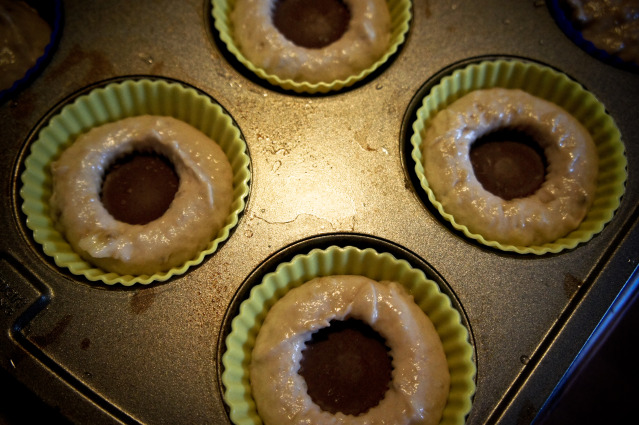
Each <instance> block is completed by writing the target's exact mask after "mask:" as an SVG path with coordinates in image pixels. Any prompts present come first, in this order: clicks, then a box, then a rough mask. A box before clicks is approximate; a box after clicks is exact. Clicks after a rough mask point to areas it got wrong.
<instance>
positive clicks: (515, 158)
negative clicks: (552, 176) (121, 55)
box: [470, 129, 546, 201]
mask: <svg viewBox="0 0 639 425" xmlns="http://www.w3.org/2000/svg"><path fill="white" fill-rule="evenodd" d="M470 160H471V163H472V165H473V169H474V171H475V175H476V176H477V180H479V182H480V183H481V184H482V186H483V187H484V189H486V190H487V191H489V192H490V193H492V194H493V195H496V196H499V197H500V198H503V199H505V200H507V201H508V200H511V199H515V198H524V197H527V196H530V195H532V194H533V193H535V192H536V191H537V189H539V188H540V187H541V185H542V184H543V182H544V179H545V176H546V158H545V156H544V153H543V150H542V149H541V148H540V147H539V145H538V144H537V143H536V142H535V141H534V140H533V138H532V137H530V136H529V135H527V134H525V133H523V132H521V131H517V130H510V129H503V130H498V131H496V132H494V133H491V134H488V135H486V136H484V137H482V138H480V139H479V140H477V141H476V142H475V143H473V145H472V146H471V149H470Z"/></svg>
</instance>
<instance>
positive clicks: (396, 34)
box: [211, 0, 412, 94]
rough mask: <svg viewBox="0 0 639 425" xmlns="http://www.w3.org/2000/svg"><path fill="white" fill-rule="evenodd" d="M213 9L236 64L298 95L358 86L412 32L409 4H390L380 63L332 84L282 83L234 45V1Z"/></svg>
mask: <svg viewBox="0 0 639 425" xmlns="http://www.w3.org/2000/svg"><path fill="white" fill-rule="evenodd" d="M211 3H212V5H213V10H212V12H211V13H212V15H213V19H214V25H215V28H216V29H217V30H218V32H219V34H220V39H221V40H222V41H223V42H224V44H225V45H226V47H227V49H228V51H229V52H231V54H233V56H235V58H237V60H238V61H239V62H240V63H241V64H242V65H244V66H245V67H246V68H248V69H249V70H250V71H251V72H253V73H254V74H255V75H257V76H258V77H260V78H261V79H263V80H266V81H268V82H269V83H271V84H273V85H275V86H279V87H281V88H283V89H286V90H293V91H295V92H296V93H308V94H313V93H328V92H330V91H337V90H341V89H343V88H345V87H349V86H352V85H353V84H355V83H356V82H358V81H360V80H363V79H364V78H366V77H367V76H369V75H370V74H372V73H373V72H375V71H376V70H377V69H378V68H379V67H380V66H382V65H383V64H384V63H386V61H387V60H388V59H389V58H390V57H391V56H392V55H394V54H395V53H396V52H397V50H398V49H399V46H401V45H402V44H403V43H404V41H405V40H406V34H407V33H408V29H409V28H410V21H411V18H412V12H411V2H410V0H387V3H388V10H389V11H390V15H391V39H390V43H389V46H388V49H387V51H386V53H385V54H384V55H383V56H382V57H381V58H379V59H378V60H377V62H375V63H374V64H373V65H371V66H370V67H369V68H366V69H364V70H362V71H360V73H359V74H356V75H351V76H350V77H348V78H347V79H345V80H336V81H331V82H321V83H314V84H312V83H309V82H305V81H294V80H291V79H284V80H283V79H281V78H279V77H278V76H277V75H274V74H269V73H268V72H267V71H265V70H264V69H262V68H259V67H257V66H255V65H253V63H252V62H251V61H249V60H248V59H247V58H246V57H245V56H244V55H243V54H242V52H241V51H240V50H239V49H238V48H237V46H236V45H235V40H234V39H233V28H232V24H231V22H230V18H229V16H230V14H231V12H232V11H233V7H234V5H235V0H211Z"/></svg>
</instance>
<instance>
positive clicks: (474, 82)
mask: <svg viewBox="0 0 639 425" xmlns="http://www.w3.org/2000/svg"><path fill="white" fill-rule="evenodd" d="M492 87H502V88H507V89H520V90H523V91H526V92H528V93H530V94H532V95H534V96H537V97H539V98H542V99H545V100H548V101H550V102H553V103H555V104H557V105H559V106H561V107H562V108H563V109H565V110H566V111H567V112H568V113H570V114H571V115H573V116H574V117H575V118H577V119H578V120H579V121H580V122H581V124H583V125H584V127H585V128H586V129H587V130H588V131H589V132H590V134H591V136H592V138H593V140H594V142H595V145H596V147H597V153H598V155H599V173H598V177H597V188H596V192H595V198H594V201H593V205H592V206H591V208H590V210H589V212H588V214H587V215H586V217H585V218H584V220H583V221H582V222H581V224H580V225H579V227H578V228H577V229H575V230H573V231H572V232H570V233H569V234H568V235H566V236H564V237H562V238H560V239H558V240H556V241H553V242H550V243H546V244H543V245H535V246H515V245H508V244H502V243H499V242H497V241H492V240H487V239H485V238H484V237H483V236H482V235H481V234H477V233H474V232H471V231H470V230H469V229H468V228H467V227H466V226H465V225H464V224H462V223H458V222H457V221H456V220H455V217H453V216H452V215H451V214H449V213H447V212H446V211H445V210H444V208H443V206H442V204H441V203H440V202H439V201H438V200H437V198H436V196H435V194H434V193H433V191H432V190H431V189H430V187H429V185H428V180H427V179H426V176H425V175H424V166H423V162H422V149H421V147H422V142H423V137H424V136H425V134H426V130H427V129H428V127H429V125H430V121H431V120H432V119H433V118H434V117H435V115H436V114H437V112H439V111H441V110H443V109H445V108H446V107H447V106H448V105H450V104H451V103H453V102H454V101H455V100H457V99H459V98H460V97H462V96H464V95H465V94H467V93H469V92H471V91H473V90H479V89H487V88H492ZM412 129H413V133H412V136H411V144H412V146H413V149H412V153H411V157H412V158H413V160H414V161H415V173H416V175H417V177H418V179H419V181H420V184H421V187H422V188H423V189H424V190H425V191H426V194H427V195H428V199H429V201H430V202H431V203H432V205H433V206H434V207H435V208H436V209H437V211H438V212H439V214H441V216H442V217H443V218H444V219H445V220H446V221H448V222H449V223H450V224H451V225H452V226H453V227H454V228H455V229H457V230H459V231H461V232H462V233H463V234H464V235H465V236H467V237H468V238H471V239H474V240H476V241H478V242H479V243H481V244H483V245H486V246H489V247H493V248H496V249H499V250H502V251H510V252H515V253H519V254H536V255H542V254H546V253H558V252H560V251H563V250H565V249H573V248H575V247H577V245H579V244H582V243H585V242H588V241H589V240H591V239H592V238H593V237H594V236H595V235H596V234H598V233H600V232H601V231H602V230H603V228H604V226H605V225H606V224H607V223H608V222H609V221H610V220H612V217H613V216H614V214H615V211H616V210H617V208H618V207H619V204H620V202H621V198H622V196H623V194H624V191H625V182H626V179H627V171H626V167H627V160H626V155H625V148H624V145H623V142H622V141H621V133H620V132H619V129H618V128H617V125H616V124H615V122H614V120H613V119H612V117H611V116H610V115H608V113H607V112H606V109H605V107H604V105H603V104H602V103H601V102H599V100H597V98H596V97H595V96H594V95H593V94H592V93H590V92H589V91H587V90H586V89H584V88H583V87H582V86H581V85H580V84H579V83H577V82H575V81H574V80H572V79H570V78H569V77H568V76H567V75H565V74H563V73H561V72H559V71H556V70H554V69H552V68H549V67H547V66H544V65H540V64H537V63H533V62H525V61H521V60H508V59H504V60H495V61H483V62H480V63H476V64H472V65H469V66H467V67H465V68H462V69H458V70H456V71H454V72H453V73H452V74H450V75H448V76H446V77H444V78H442V80H441V81H440V82H439V83H438V84H437V85H435V86H433V88H432V89H431V90H430V92H429V93H428V95H426V97H425V98H424V99H423V101H422V104H421V107H420V108H419V109H418V110H417V119H416V120H415V122H414V123H413V126H412Z"/></svg>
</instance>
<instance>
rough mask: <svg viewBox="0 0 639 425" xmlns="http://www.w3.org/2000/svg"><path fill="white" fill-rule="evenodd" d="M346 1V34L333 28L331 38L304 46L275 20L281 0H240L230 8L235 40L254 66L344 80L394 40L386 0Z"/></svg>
mask: <svg viewBox="0 0 639 425" xmlns="http://www.w3.org/2000/svg"><path fill="white" fill-rule="evenodd" d="M343 4H344V5H345V6H346V7H347V9H348V14H349V16H350V22H349V23H348V28H347V29H346V30H345V31H344V32H343V35H341V36H339V38H336V37H335V35H334V33H333V34H332V35H331V34H329V35H328V36H327V40H328V41H330V44H327V45H323V46H321V47H315V46H316V44H313V43H311V44H310V46H311V47H305V46H304V44H307V43H306V42H303V41H300V40H298V41H297V42H298V43H300V44H301V45H298V44H296V42H295V41H292V40H290V39H288V38H287V37H286V35H284V34H283V33H282V32H281V31H280V30H279V29H278V27H277V26H276V24H275V22H274V17H275V18H277V17H278V14H277V13H275V12H276V11H277V7H278V1H277V0H237V2H236V3H235V8H234V10H233V11H232V12H231V22H232V24H233V27H234V30H233V34H234V39H235V42H236V44H237V46H238V48H239V49H240V51H241V52H242V53H243V55H244V56H245V57H246V58H247V59H248V60H249V61H251V62H252V63H253V64H254V65H255V66H257V67H260V68H262V69H264V70H265V71H266V72H267V73H269V74H274V75H277V76H278V77H279V78H280V79H282V80H285V79H291V80H293V81H297V82H300V81H306V82H309V83H319V82H326V83H330V82H333V81H336V80H344V79H346V78H348V77H349V76H351V75H357V74H358V73H360V72H361V71H363V70H365V69H366V68H368V67H370V66H372V65H373V64H374V63H375V62H376V61H377V60H378V59H379V58H381V57H382V55H383V54H384V52H385V51H386V49H387V47H388V45H389V42H390V13H389V11H388V6H387V4H386V1H385V0H344V2H343ZM336 14H337V16H339V15H340V14H341V12H336ZM313 21H315V22H316V21H317V19H313ZM276 22H278V21H277V20H276ZM278 25H279V24H278ZM280 27H281V25H280ZM298 31H299V30H298ZM337 31H338V34H339V30H337ZM284 32H285V33H288V31H286V30H285V31H284ZM291 32H296V31H291ZM333 39H335V40H334V41H332V40H333Z"/></svg>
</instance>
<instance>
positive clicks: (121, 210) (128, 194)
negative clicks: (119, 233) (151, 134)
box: [101, 152, 179, 224]
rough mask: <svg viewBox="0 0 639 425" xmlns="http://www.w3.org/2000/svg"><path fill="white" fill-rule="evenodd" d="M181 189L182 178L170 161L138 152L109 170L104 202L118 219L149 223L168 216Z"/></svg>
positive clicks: (103, 194)
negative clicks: (165, 215)
mask: <svg viewBox="0 0 639 425" xmlns="http://www.w3.org/2000/svg"><path fill="white" fill-rule="evenodd" d="M178 186H179V178H178V175H177V173H176V172H175V170H174V168H173V165H172V164H171V162H170V161H169V160H168V159H167V158H165V157H163V156H161V155H159V154H155V153H146V152H145V153H142V152H136V153H132V154H130V155H127V156H125V157H123V158H121V159H119V160H117V161H116V162H115V163H114V164H112V165H111V166H110V167H109V169H108V170H107V172H106V174H105V177H104V182H103V184H102V196H101V199H102V203H103V204H104V207H105V208H106V209H107V211H108V212H109V213H110V214H111V215H112V216H113V217H114V218H115V219H116V220H119V221H122V222H125V223H129V224H146V223H149V222H151V221H153V220H155V219H157V218H159V217H161V216H162V215H163V214H164V212H165V211H166V210H167V209H168V208H169V206H170V205H171V202H172V201H173V198H174V197H175V193H176V192H177V190H178Z"/></svg>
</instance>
